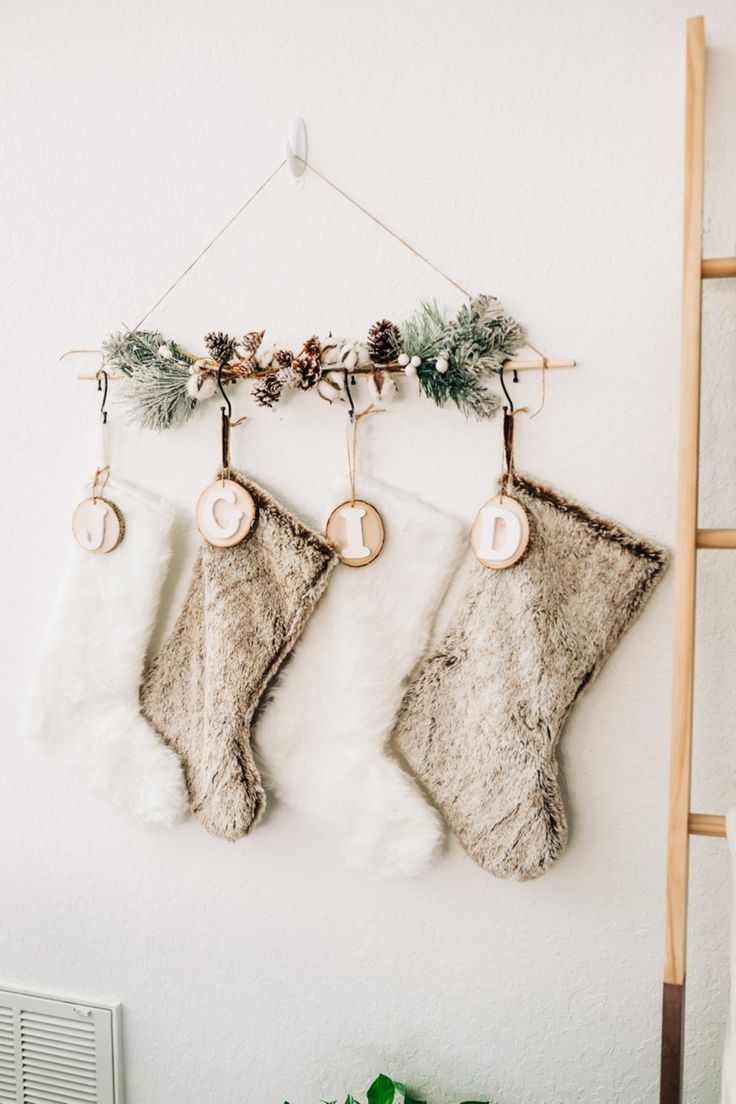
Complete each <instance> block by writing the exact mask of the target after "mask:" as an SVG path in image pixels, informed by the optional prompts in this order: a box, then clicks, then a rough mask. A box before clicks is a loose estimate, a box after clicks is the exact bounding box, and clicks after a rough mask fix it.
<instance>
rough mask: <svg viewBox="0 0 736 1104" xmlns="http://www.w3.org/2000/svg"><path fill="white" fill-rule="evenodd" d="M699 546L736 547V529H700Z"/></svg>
mask: <svg viewBox="0 0 736 1104" xmlns="http://www.w3.org/2000/svg"><path fill="white" fill-rule="evenodd" d="M698 548H736V529H698Z"/></svg>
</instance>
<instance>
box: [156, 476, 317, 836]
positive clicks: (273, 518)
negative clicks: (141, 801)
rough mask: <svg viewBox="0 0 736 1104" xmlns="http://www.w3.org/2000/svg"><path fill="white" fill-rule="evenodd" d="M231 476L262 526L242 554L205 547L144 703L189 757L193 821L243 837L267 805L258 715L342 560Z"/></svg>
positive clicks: (185, 758) (260, 492)
mask: <svg viewBox="0 0 736 1104" xmlns="http://www.w3.org/2000/svg"><path fill="white" fill-rule="evenodd" d="M230 478H231V479H236V480H237V481H238V482H240V483H242V484H243V486H244V487H246V488H247V489H248V490H249V491H250V493H251V494H252V495H253V498H254V499H255V502H256V505H257V508H258V517H257V521H256V526H255V529H254V530H253V532H252V533H251V534H250V536H249V537H247V538H246V540H245V541H243V542H242V543H241V544H238V545H235V547H233V548H213V547H212V546H211V545H209V544H206V543H205V544H203V545H202V549H201V552H200V554H199V556H198V559H197V562H196V564H195V566H194V571H193V574H192V580H191V583H190V587H189V593H188V595H187V597H186V600H185V602H184V606H183V608H182V610H181V613H180V614H179V618H178V620H177V622H176V625H175V627H174V630H173V632H172V633H171V636H170V637H169V639H168V640H167V641H166V643H165V644H164V647H163V649H162V650H161V653H160V655H159V656H158V657H157V658H156V660H155V661H154V662H153V664H152V665H151V667H150V669H149V670H148V672H147V674H146V676H145V679H144V682H143V687H142V691H141V703H142V708H143V713H144V715H145V716H146V717H147V719H148V720H149V721H150V723H151V724H152V725H153V726H154V727H155V728H156V729H157V731H158V732H159V733H160V734H161V736H162V737H163V739H164V740H165V741H166V742H167V743H168V744H169V745H170V746H171V747H173V748H175V749H176V751H177V752H178V753H179V755H180V757H181V760H182V763H183V765H184V771H185V775H186V781H187V789H188V792H189V802H190V806H191V809H192V812H193V813H194V815H195V816H196V817H197V819H198V820H199V821H200V823H201V824H202V826H203V827H204V828H206V829H207V831H208V832H211V833H212V834H213V835H215V836H220V837H222V838H223V839H228V840H236V839H239V838H240V837H241V836H243V835H245V834H246V833H247V832H248V831H249V830H250V829H251V828H252V827H253V826H254V825H255V824H257V822H258V820H259V819H260V817H261V814H262V812H263V809H264V808H265V804H266V795H265V793H264V790H263V786H262V785H261V779H260V775H259V773H258V769H257V767H256V765H255V762H254V760H253V756H252V754H251V750H250V723H251V718H252V716H253V713H254V711H255V709H256V707H257V705H258V703H259V701H260V699H261V697H262V695H263V693H264V690H265V688H266V686H267V684H268V682H269V680H270V679H271V678H272V677H273V676H274V675H275V674H276V672H277V671H278V669H279V667H280V666H281V663H282V662H283V660H284V659H285V657H286V656H287V655H288V653H289V651H290V649H291V648H292V646H293V645H294V643H295V642H296V641H297V640H298V638H299V636H300V634H301V632H302V630H303V628H304V626H305V624H306V623H307V621H308V619H309V617H310V615H311V613H312V610H313V608H314V606H315V603H316V602H317V600H318V598H319V597H320V595H321V594H322V592H323V590H324V589H325V586H326V585H327V580H328V578H329V575H330V572H331V571H332V569H333V567H334V566H335V564H336V562H337V560H336V556H335V553H334V550H333V549H332V547H331V545H330V544H329V543H328V542H327V540H326V539H325V538H324V537H322V536H320V535H319V534H317V533H315V532H313V531H312V530H311V529H309V528H308V527H307V526H306V525H304V524H303V523H302V522H301V521H299V520H298V519H297V518H295V517H294V516H293V515H292V514H290V513H289V512H288V511H286V510H285V509H284V508H283V507H282V506H280V505H279V503H278V502H276V501H275V500H274V499H273V498H271V496H270V495H268V494H267V493H266V492H265V491H264V490H262V489H261V488H260V487H258V486H256V485H255V484H253V483H250V482H249V481H248V480H246V479H244V478H243V477H242V476H239V475H236V474H233V473H231V475H230ZM315 692H318V688H315Z"/></svg>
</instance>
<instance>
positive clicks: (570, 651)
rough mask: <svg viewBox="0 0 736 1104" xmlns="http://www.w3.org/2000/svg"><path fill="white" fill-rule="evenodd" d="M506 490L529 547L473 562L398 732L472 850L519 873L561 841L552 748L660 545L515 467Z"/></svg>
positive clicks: (527, 874)
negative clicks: (497, 562) (489, 561)
mask: <svg viewBox="0 0 736 1104" xmlns="http://www.w3.org/2000/svg"><path fill="white" fill-rule="evenodd" d="M508 490H509V494H511V495H512V496H513V497H514V498H516V499H517V500H518V501H519V502H520V503H521V504H522V505H523V507H524V509H525V510H526V512H527V515H528V517H529V525H530V531H531V535H530V540H529V547H528V549H527V551H526V553H525V555H524V557H523V558H522V559H521V560H519V561H518V563H516V564H514V565H513V566H512V567H509V568H506V569H505V570H492V569H488V568H484V567H482V566H481V565H480V564H474V566H473V567H472V569H471V577H470V581H469V584H468V587H467V591H466V593H465V597H464V599H463V600H462V602H461V605H460V609H459V612H458V613H457V614H456V615H455V619H454V623H453V624H452V625H451V627H450V628H449V629H448V631H447V633H446V634H445V636H444V639H443V640H442V642H441V644H440V645H439V647H438V648H437V649H435V650H434V651H433V653H432V654H430V655H429V657H428V658H427V660H426V661H425V663H424V664H423V666H422V668H421V670H420V671H419V673H418V675H417V677H416V679H415V680H414V682H413V683H412V685H411V686H410V687H409V689H408V691H407V693H406V696H405V698H404V701H403V703H402V707H401V711H400V713H399V717H398V719H397V724H396V728H395V731H394V741H395V744H396V746H397V747H398V749H399V751H400V752H401V753H402V754H403V756H404V757H405V759H406V760H407V762H408V763H409V765H410V766H411V767H412V769H413V770H414V772H415V773H416V775H417V776H418V777H419V779H420V780H421V782H422V783H423V784H424V786H425V787H426V789H427V791H428V793H429V795H430V796H431V797H432V798H433V799H434V801H435V802H436V804H437V806H438V807H439V809H440V810H441V812H442V813H443V814H444V816H445V819H446V820H447V822H448V824H449V825H450V827H451V828H452V829H453V831H454V832H455V834H456V836H457V837H458V839H459V840H460V842H461V844H462V845H463V847H464V848H465V850H466V851H467V852H468V853H469V854H470V855H471V857H472V858H473V859H475V861H476V862H478V863H479V864H480V865H481V866H482V867H484V868H485V869H486V870H488V871H490V873H492V874H495V875H496V876H498V877H500V878H518V879H521V880H525V879H528V878H534V877H537V876H538V875H539V874H542V873H543V872H544V871H545V870H546V869H547V868H548V867H549V866H550V865H551V863H552V862H553V861H554V860H555V859H556V858H557V857H558V856H559V855H560V853H561V852H562V850H563V849H564V846H565V842H566V839H567V823H566V820H565V810H564V808H563V804H562V797H561V794H560V787H559V784H558V779H557V760H556V748H557V742H558V739H559V736H560V732H561V730H562V727H563V725H564V722H565V719H566V717H567V715H568V713H569V711H570V709H571V707H572V705H573V704H574V702H575V701H576V699H577V697H578V695H579V694H580V693H581V691H582V690H583V689H584V688H585V687H586V686H587V685H588V684H589V683H590V682H591V680H592V679H593V678H594V677H595V676H596V674H597V673H598V671H599V670H600V669H601V667H602V665H603V663H604V661H605V659H606V657H607V656H608V655H609V653H610V652H611V651H612V649H613V648H614V646H615V645H616V643H617V641H618V640H619V638H620V637H621V635H622V633H623V632H624V631H625V630H626V629H627V628H628V626H629V625H630V624H631V623H632V621H633V620H634V619H635V618H636V616H637V615H638V614H639V612H640V611H641V609H642V608H643V606H644V604H645V602H646V600H647V598H648V597H649V595H650V593H651V591H652V588H653V587H654V585H655V584H656V583H657V582H658V580H659V579H660V578H661V576H662V573H663V571H664V568H665V566H666V563H667V555H666V553H665V552H664V551H663V550H662V549H660V548H657V547H656V546H654V545H652V544H649V543H647V542H646V541H644V540H641V539H640V538H638V537H635V536H633V535H632V534H630V533H627V532H626V531H625V530H623V529H620V528H619V527H618V526H616V525H614V524H612V523H611V522H609V521H606V520H605V519H604V518H601V517H597V516H596V515H594V514H591V513H590V512H589V511H587V510H586V509H584V508H583V507H581V506H579V505H577V504H576V503H574V502H572V501H570V500H569V499H565V498H562V497H560V496H559V495H557V494H555V493H554V492H552V491H550V490H548V489H547V488H546V487H543V486H541V485H540V484H538V483H534V482H532V480H530V479H528V478H525V477H524V476H521V475H519V474H518V473H516V474H515V475H514V477H513V483H512V485H511V486H510V487H509V489H508Z"/></svg>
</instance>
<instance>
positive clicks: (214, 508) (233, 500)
mask: <svg viewBox="0 0 736 1104" xmlns="http://www.w3.org/2000/svg"><path fill="white" fill-rule="evenodd" d="M217 384H218V387H219V388H220V391H221V392H222V396H223V398H224V400H225V402H226V403H227V406H223V407H222V409H221V415H222V435H221V441H222V470H221V473H220V478H219V479H216V480H215V482H214V483H210V485H209V487H205V489H204V490H203V491H202V493H201V495H200V496H199V498H198V500H197V510H196V519H197V528H198V529H199V532H200V533H201V535H202V536H203V537H204V539H205V540H206V541H207V543H208V544H211V545H213V547H215V548H233V547H234V546H235V545H236V544H240V542H241V541H243V540H245V538H246V537H247V536H248V534H249V533H250V531H251V530H252V528H253V526H254V525H255V523H256V516H257V512H258V511H257V510H256V503H255V499H254V498H253V495H252V494H251V493H250V491H248V490H246V488H245V487H244V486H243V485H242V484H241V483H237V482H236V481H235V480H234V479H231V478H230V427H231V425H239V424H240V421H241V420H242V419H240V420H239V421H238V422H231V420H230V410H231V404H230V400H229V399H228V397H227V395H226V394H225V392H224V390H223V387H222V365H220V367H219V368H218V371H217Z"/></svg>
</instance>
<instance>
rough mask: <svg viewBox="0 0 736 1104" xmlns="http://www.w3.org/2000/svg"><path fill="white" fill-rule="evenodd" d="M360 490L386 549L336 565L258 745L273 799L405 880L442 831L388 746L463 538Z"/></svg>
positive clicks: (381, 492) (364, 487)
mask: <svg viewBox="0 0 736 1104" xmlns="http://www.w3.org/2000/svg"><path fill="white" fill-rule="evenodd" d="M360 493H361V496H363V497H365V498H366V499H368V501H370V502H371V503H372V504H373V505H374V506H376V508H377V509H378V510H379V512H380V513H381V515H382V517H383V520H384V524H385V529H386V542H385V545H384V548H383V551H382V552H381V554H380V555H379V556H378V558H377V559H376V560H374V562H373V563H372V564H369V565H368V566H367V567H360V568H351V567H346V566H344V565H342V564H340V565H338V567H337V569H336V571H335V573H334V575H333V578H332V582H331V583H330V586H329V589H328V591H327V593H326V595H325V597H324V598H323V599H322V601H321V603H320V605H319V606H318V608H317V610H316V611H315V613H314V616H313V617H312V620H311V621H310V623H309V625H308V626H307V628H306V630H305V632H304V636H303V638H302V640H301V642H300V643H299V644H298V645H297V647H296V649H295V651H294V654H293V656H292V658H291V659H290V661H289V663H288V664H287V666H286V667H285V669H284V672H283V674H282V675H281V677H280V678H279V680H278V682H277V684H276V686H275V688H274V691H273V698H272V699H271V700H270V701H269V703H268V704H267V705H266V707H265V711H264V712H263V714H262V716H261V718H260V721H259V723H258V726H257V728H256V747H257V750H258V752H259V754H260V757H261V761H262V763H263V766H264V770H265V773H266V775H267V776H270V779H271V781H272V783H273V785H274V787H275V789H276V792H277V793H278V794H279V795H280V797H281V798H282V799H283V800H284V801H285V802H286V803H288V804H290V805H292V806H293V807H294V808H297V809H300V810H301V811H302V812H303V813H304V814H305V815H306V816H307V817H309V819H310V820H312V822H313V823H314V824H316V825H317V826H318V827H319V828H320V829H321V830H322V832H323V833H324V834H325V835H327V836H329V837H330V838H331V839H332V840H333V842H334V844H335V846H336V848H337V850H338V851H339V852H340V853H341V854H342V855H343V857H344V858H345V859H346V861H348V862H349V863H350V864H351V865H353V866H359V867H368V868H372V869H373V870H374V871H376V872H377V873H379V874H380V875H382V876H383V877H402V876H410V875H413V874H417V873H420V872H421V871H422V870H423V869H425V868H426V866H427V865H428V864H429V862H430V861H431V859H432V857H433V855H434V854H435V852H436V851H437V849H438V847H439V844H440V843H441V840H442V834H443V829H442V824H441V821H440V819H439V818H438V816H437V814H436V813H435V812H434V810H433V809H431V808H430V806H429V805H428V804H427V803H426V802H425V800H424V798H423V797H422V795H421V793H420V792H419V790H418V788H417V787H416V785H415V783H414V782H413V781H412V780H411V779H410V778H409V776H408V775H407V774H406V773H405V772H404V770H403V769H402V768H401V767H400V766H399V764H398V763H397V762H395V761H394V760H393V759H391V758H389V756H388V754H387V752H386V742H387V740H388V737H389V734H390V731H391V728H392V725H393V722H394V718H395V716H396V712H397V710H398V707H399V704H400V702H401V698H402V694H403V691H404V686H405V683H406V680H407V679H408V677H409V675H410V674H411V672H412V669H413V668H414V666H415V665H416V663H417V662H418V660H419V659H420V658H421V655H422V653H423V651H424V649H425V647H426V644H427V639H428V635H429V631H430V627H431V622H432V618H433V615H434V614H435V612H436V609H437V606H438V605H439V603H440V601H441V599H442V596H443V594H444V592H445V590H446V588H447V585H448V582H449V579H450V576H451V573H452V570H453V568H454V566H455V564H456V562H457V559H458V556H459V554H460V551H461V550H462V548H463V547H464V540H463V532H462V528H461V526H460V524H459V523H458V522H456V521H455V520H454V519H452V518H449V517H447V516H446V515H444V514H441V513H439V512H438V511H437V510H435V509H433V508H432V507H430V506H427V505H425V504H424V503H422V502H420V501H418V500H417V499H416V498H413V497H411V496H409V495H406V494H402V493H401V492H400V491H396V490H393V489H391V488H389V487H386V486H384V485H383V484H381V483H377V482H374V481H371V480H361V485H360ZM335 501H339V497H338V498H336V499H335Z"/></svg>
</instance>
